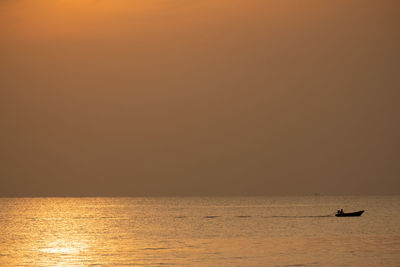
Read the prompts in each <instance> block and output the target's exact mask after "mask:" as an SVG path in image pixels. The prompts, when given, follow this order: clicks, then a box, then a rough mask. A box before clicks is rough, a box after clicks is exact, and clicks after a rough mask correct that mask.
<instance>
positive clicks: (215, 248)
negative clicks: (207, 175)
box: [0, 196, 400, 266]
mask: <svg viewBox="0 0 400 267" xmlns="http://www.w3.org/2000/svg"><path fill="white" fill-rule="evenodd" d="M339 208H344V209H345V211H350V210H354V211H355V210H360V209H364V210H366V212H365V213H364V214H363V215H362V216H361V217H354V218H337V217H334V216H333V213H334V211H336V210H337V209H339ZM399 225H400V197H399V196H389V197H372V196H369V197H358V196H357V197H355V196H354V197H324V196H314V197H274V198H272V197H271V198H268V197H254V198H250V197H249V198H235V197H231V198H222V197H221V198H9V199H5V198H3V199H0V230H1V231H0V232H1V235H0V265H2V266H76V265H79V266H82V265H83V266H86V265H88V266H89V265H100V266H123V265H131V266H135V265H138V266H142V265H145V266H159V265H166V266H171V265H177V266H185V265H186V266H193V265H197V266H218V265H219V266H235V265H239V266H257V265H258V266H400V226H399Z"/></svg>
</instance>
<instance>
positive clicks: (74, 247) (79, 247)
mask: <svg viewBox="0 0 400 267" xmlns="http://www.w3.org/2000/svg"><path fill="white" fill-rule="evenodd" d="M85 250H86V246H85V244H83V243H78V242H68V241H65V240H62V239H59V240H57V241H54V242H51V243H49V244H48V245H47V246H46V247H44V248H41V249H40V251H41V252H45V253H52V254H79V253H81V252H84V251H85Z"/></svg>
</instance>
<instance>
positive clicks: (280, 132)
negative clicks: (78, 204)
mask: <svg viewBox="0 0 400 267" xmlns="http://www.w3.org/2000/svg"><path fill="white" fill-rule="evenodd" d="M399 50H400V2H399V1H398V0H394V1H388V0H387V1H385V0H376V1H362V0H360V1H349V0H346V1H340V0H338V1H336V0H335V1H324V0H319V1H310V0H304V1H300V0H290V1H289V0H242V1H239V0H79V1H78V0H57V1H56V0H32V1H29V0H24V1H22V0H1V1H0V196H55V195H60V196H61V195H62V196H85V195H87V196H94V195H97V196H112V195H115V196H117V195H118V196H144V195H280V194H285V195H286V194H313V193H321V194H353V193H357V194H393V193H394V194H399V193H400V105H399V104H400V52H399Z"/></svg>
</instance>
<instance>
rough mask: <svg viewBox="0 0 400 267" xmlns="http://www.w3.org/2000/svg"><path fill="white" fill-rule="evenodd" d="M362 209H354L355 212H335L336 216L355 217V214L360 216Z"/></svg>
mask: <svg viewBox="0 0 400 267" xmlns="http://www.w3.org/2000/svg"><path fill="white" fill-rule="evenodd" d="M363 213H364V211H363V210H360V211H355V212H343V210H342V211H339V212H338V213H336V215H335V216H336V217H357V216H361V214H363Z"/></svg>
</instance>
